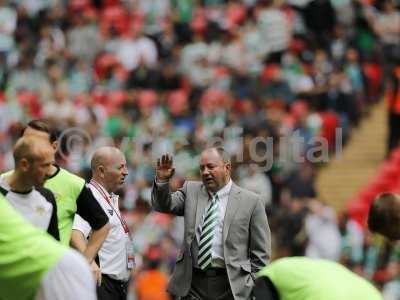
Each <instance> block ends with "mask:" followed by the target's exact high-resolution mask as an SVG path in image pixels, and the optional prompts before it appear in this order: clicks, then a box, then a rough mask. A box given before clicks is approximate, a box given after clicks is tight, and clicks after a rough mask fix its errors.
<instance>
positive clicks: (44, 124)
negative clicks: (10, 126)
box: [22, 119, 57, 143]
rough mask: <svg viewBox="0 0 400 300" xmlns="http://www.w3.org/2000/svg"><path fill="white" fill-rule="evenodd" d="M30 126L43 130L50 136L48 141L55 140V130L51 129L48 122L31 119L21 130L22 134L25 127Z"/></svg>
mask: <svg viewBox="0 0 400 300" xmlns="http://www.w3.org/2000/svg"><path fill="white" fill-rule="evenodd" d="M28 127H30V128H32V129H35V130H38V131H41V132H45V133H47V134H48V135H49V138H50V143H53V142H55V141H57V133H56V131H55V130H53V129H52V128H51V127H50V125H49V123H48V122H47V121H45V120H43V119H36V120H31V121H29V122H28V124H26V126H25V128H24V129H23V130H22V135H23V134H24V133H25V130H26V128H28Z"/></svg>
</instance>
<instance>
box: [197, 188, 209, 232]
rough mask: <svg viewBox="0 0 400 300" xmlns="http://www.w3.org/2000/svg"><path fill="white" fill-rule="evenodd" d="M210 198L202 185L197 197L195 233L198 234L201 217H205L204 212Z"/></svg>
mask: <svg viewBox="0 0 400 300" xmlns="http://www.w3.org/2000/svg"><path fill="white" fill-rule="evenodd" d="M209 197H210V196H209V195H208V193H207V189H206V188H205V186H204V185H202V186H201V187H200V189H199V192H198V195H197V205H196V222H195V224H194V232H195V233H196V230H197V227H198V226H199V224H200V223H201V217H202V216H203V213H204V210H205V209H206V206H207V202H208V198H209Z"/></svg>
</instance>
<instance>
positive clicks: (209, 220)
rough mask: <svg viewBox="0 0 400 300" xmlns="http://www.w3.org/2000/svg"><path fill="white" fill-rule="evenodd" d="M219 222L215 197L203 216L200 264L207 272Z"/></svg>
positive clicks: (216, 196) (216, 197)
mask: <svg viewBox="0 0 400 300" xmlns="http://www.w3.org/2000/svg"><path fill="white" fill-rule="evenodd" d="M217 222H218V195H215V196H214V197H213V198H212V200H211V201H210V204H209V205H208V207H207V209H206V211H205V213H204V215H203V225H202V226H201V235H200V241H199V254H198V264H199V267H200V269H202V270H205V269H206V268H207V267H208V266H209V265H210V264H211V258H212V257H211V252H212V251H211V250H212V241H213V237H214V235H215V228H216V225H217Z"/></svg>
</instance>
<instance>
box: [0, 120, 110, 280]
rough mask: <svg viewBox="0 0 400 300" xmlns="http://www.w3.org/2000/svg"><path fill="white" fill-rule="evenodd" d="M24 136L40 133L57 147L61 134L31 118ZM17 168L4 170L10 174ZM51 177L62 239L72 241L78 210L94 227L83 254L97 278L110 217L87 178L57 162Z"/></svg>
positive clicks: (51, 187) (62, 241) (40, 121)
mask: <svg viewBox="0 0 400 300" xmlns="http://www.w3.org/2000/svg"><path fill="white" fill-rule="evenodd" d="M22 135H23V136H29V135H33V136H37V137H42V138H43V139H44V140H46V141H49V142H50V143H51V145H52V146H53V148H54V149H55V150H57V147H58V141H57V136H56V134H55V133H54V132H53V130H52V129H51V128H50V126H49V125H48V124H47V123H46V122H45V121H43V120H32V121H30V122H29V123H28V124H27V125H26V127H25V128H24V130H23V133H22ZM12 173H13V171H10V172H7V173H5V174H2V175H1V176H9V175H11V174H12ZM50 174H51V175H50V177H49V178H48V179H47V180H46V182H45V184H44V187H45V188H47V189H49V190H51V191H52V192H53V194H54V196H55V198H56V204H57V219H58V229H59V233H60V241H61V243H62V244H64V245H69V244H70V239H71V233H72V224H73V220H74V217H75V213H77V214H79V215H80V216H81V217H82V218H83V219H84V220H85V221H87V222H88V223H89V224H90V226H91V228H92V229H93V231H92V234H91V236H90V238H89V240H88V244H87V248H86V250H85V252H84V253H83V255H84V256H85V257H86V258H87V260H88V262H89V263H91V264H92V269H93V272H94V273H95V275H96V278H97V279H99V278H100V275H101V273H100V270H99V268H98V266H97V264H96V263H95V262H94V258H95V257H96V255H97V252H98V251H99V249H100V247H101V245H102V244H103V242H104V240H105V238H106V237H107V235H108V232H109V230H110V224H109V222H108V217H107V215H106V213H105V212H104V211H103V209H102V208H101V206H100V205H99V204H98V202H97V201H96V199H95V198H94V196H93V194H92V192H91V191H90V189H89V188H87V187H86V184H85V180H84V179H82V178H81V177H79V176H77V175H75V174H72V173H70V172H68V171H67V170H65V169H63V168H61V167H59V166H58V165H57V164H54V165H53V166H52V167H51V170H50ZM72 246H74V245H73V243H72Z"/></svg>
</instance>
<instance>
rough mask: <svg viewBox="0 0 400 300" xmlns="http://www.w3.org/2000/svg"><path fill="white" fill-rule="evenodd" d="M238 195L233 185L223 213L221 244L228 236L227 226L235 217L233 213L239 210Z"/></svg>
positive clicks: (235, 186)
mask: <svg viewBox="0 0 400 300" xmlns="http://www.w3.org/2000/svg"><path fill="white" fill-rule="evenodd" d="M239 194H240V189H239V187H238V186H237V185H236V184H234V183H233V184H232V188H231V191H230V193H229V197H228V204H227V206H226V212H225V217H224V227H223V229H222V241H223V243H224V242H225V240H226V237H227V235H228V231H229V226H230V225H231V223H232V221H233V217H234V216H235V213H236V211H237V210H238V208H239V204H240V197H239Z"/></svg>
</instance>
